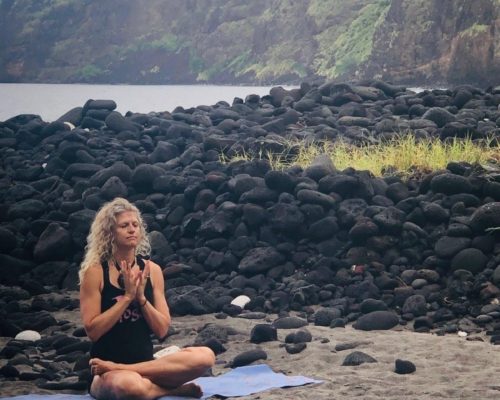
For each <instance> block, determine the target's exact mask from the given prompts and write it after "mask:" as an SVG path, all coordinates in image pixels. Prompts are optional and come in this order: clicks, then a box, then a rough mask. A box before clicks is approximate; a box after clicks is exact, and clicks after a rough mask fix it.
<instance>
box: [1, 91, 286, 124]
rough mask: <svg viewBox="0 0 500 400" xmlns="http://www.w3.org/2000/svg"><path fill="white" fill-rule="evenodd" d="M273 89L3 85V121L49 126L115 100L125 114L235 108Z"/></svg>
mask: <svg viewBox="0 0 500 400" xmlns="http://www.w3.org/2000/svg"><path fill="white" fill-rule="evenodd" d="M271 87H272V86H208V85H206V86H205V85H158V86H153V85H77V84H73V85H54V84H15V83H14V84H11V83H0V121H5V120H6V119H8V118H11V117H13V116H15V115H18V114H37V115H40V116H41V117H42V119H43V120H44V121H47V122H49V121H53V120H55V119H57V118H59V117H60V116H61V115H63V114H64V113H65V112H66V111H68V110H70V109H72V108H73V107H79V106H83V105H84V104H85V102H86V101H87V100H88V99H94V100H97V99H106V100H114V101H115V102H116V104H117V105H118V107H117V110H118V111H119V112H121V113H122V114H125V113H126V112H127V111H132V112H139V113H148V112H150V111H172V110H173V109H174V108H175V107H177V106H182V107H184V108H188V107H196V106H199V105H214V104H215V103H217V102H218V101H220V100H224V101H227V102H228V103H229V104H231V102H232V101H233V99H234V98H235V97H240V98H242V99H244V98H245V97H246V96H247V95H249V94H258V95H260V96H264V95H266V94H269V90H270V89H271ZM285 88H286V89H290V87H285Z"/></svg>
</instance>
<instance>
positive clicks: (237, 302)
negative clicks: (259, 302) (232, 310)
mask: <svg viewBox="0 0 500 400" xmlns="http://www.w3.org/2000/svg"><path fill="white" fill-rule="evenodd" d="M249 302H250V297H248V296H245V295H244V294H242V295H240V296H238V297H236V298H235V299H233V301H232V302H231V304H232V305H233V306H239V307H241V308H242V309H243V308H245V306H246V305H247V304H248V303H249Z"/></svg>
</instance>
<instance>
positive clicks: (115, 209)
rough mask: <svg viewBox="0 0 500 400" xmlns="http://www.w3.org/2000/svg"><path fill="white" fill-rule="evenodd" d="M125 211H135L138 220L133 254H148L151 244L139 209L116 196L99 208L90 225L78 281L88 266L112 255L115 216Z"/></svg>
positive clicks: (99, 262) (113, 249) (97, 263)
mask: <svg viewBox="0 0 500 400" xmlns="http://www.w3.org/2000/svg"><path fill="white" fill-rule="evenodd" d="M125 211H133V212H135V213H136V214H137V219H138V220H139V227H140V231H141V240H140V242H139V244H138V246H137V247H136V249H135V254H136V255H138V254H140V255H142V256H149V254H150V252H151V245H150V243H149V237H148V234H147V232H146V224H145V223H144V220H143V219H142V216H141V213H140V211H139V209H138V208H137V207H136V206H134V205H133V204H132V203H130V202H129V201H128V200H125V199H123V198H121V197H117V198H115V199H114V200H112V201H110V202H108V203H106V204H104V205H103V206H102V207H101V208H100V209H99V211H98V212H97V214H96V216H95V219H94V221H93V222H92V225H91V226H90V232H89V234H88V236H87V246H86V247H85V256H84V258H83V261H82V264H81V265H80V271H79V272H78V277H79V279H80V283H81V282H82V280H83V277H84V275H85V271H86V270H87V269H88V268H89V267H90V266H92V265H99V264H101V262H102V261H103V260H108V259H110V258H111V257H112V255H113V253H114V251H115V240H114V239H115V238H114V234H113V228H114V227H115V225H116V216H117V215H118V214H121V213H122V212H125Z"/></svg>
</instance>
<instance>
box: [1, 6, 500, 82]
mask: <svg viewBox="0 0 500 400" xmlns="http://www.w3.org/2000/svg"><path fill="white" fill-rule="evenodd" d="M499 8H500V2H499V1H497V0H475V1H474V2H469V1H467V0H350V1H343V0H302V1H294V0H252V1H250V2H249V1H243V0H204V1H198V0H186V1H180V0H101V1H99V0H85V1H82V0H52V1H51V0H36V1H35V0H1V1H0V38H1V39H0V81H3V82H110V83H195V82H198V83H206V82H208V83H293V82H299V81H302V80H306V79H315V78H327V79H342V80H345V79H355V78H356V79H359V78H372V77H381V78H384V79H388V80H392V81H395V82H404V83H416V84H422V83H426V84H428V83H432V82H434V83H437V82H439V83H449V82H469V83H480V84H495V83H498V82H495V81H494V78H495V74H497V75H498V72H499V69H500V68H499V66H500V58H499V48H498V47H499V46H500V45H499V44H498V43H500V41H499V40H498V39H499V38H498V31H499V29H498V28H499V27H498V24H499V22H497V16H498V9H499Z"/></svg>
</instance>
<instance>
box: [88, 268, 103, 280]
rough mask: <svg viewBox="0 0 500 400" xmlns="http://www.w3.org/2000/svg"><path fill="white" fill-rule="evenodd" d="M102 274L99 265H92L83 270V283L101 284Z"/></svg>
mask: <svg viewBox="0 0 500 400" xmlns="http://www.w3.org/2000/svg"><path fill="white" fill-rule="evenodd" d="M102 273H103V269H102V265H101V264H92V265H90V266H89V267H88V268H87V269H86V270H85V272H84V274H83V281H92V282H101V281H102Z"/></svg>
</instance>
